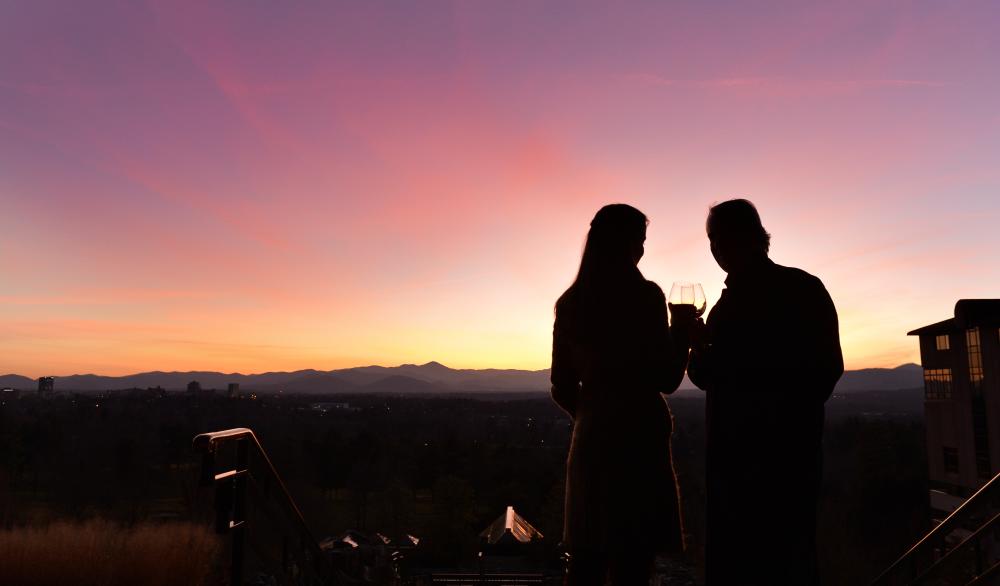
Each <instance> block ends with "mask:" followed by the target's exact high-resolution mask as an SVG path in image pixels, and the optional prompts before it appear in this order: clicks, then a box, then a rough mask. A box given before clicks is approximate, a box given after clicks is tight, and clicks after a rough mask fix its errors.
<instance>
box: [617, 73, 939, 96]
mask: <svg viewBox="0 0 1000 586" xmlns="http://www.w3.org/2000/svg"><path fill="white" fill-rule="evenodd" d="M624 79H625V80H626V81H628V82H630V83H634V84H638V85H642V86H647V87H676V88H689V89H716V90H755V91H757V92H759V93H772V94H775V95H786V94H794V95H801V94H824V93H843V92H850V91H859V90H865V89H875V88H935V87H943V86H945V85H947V84H946V83H945V82H940V81H933V80H926V79H904V78H874V79H797V78H791V77H767V76H748V77H739V76H734V77H711V78H702V79H681V78H671V77H663V76H660V75H656V74H653V73H632V74H627V75H625V76H624Z"/></svg>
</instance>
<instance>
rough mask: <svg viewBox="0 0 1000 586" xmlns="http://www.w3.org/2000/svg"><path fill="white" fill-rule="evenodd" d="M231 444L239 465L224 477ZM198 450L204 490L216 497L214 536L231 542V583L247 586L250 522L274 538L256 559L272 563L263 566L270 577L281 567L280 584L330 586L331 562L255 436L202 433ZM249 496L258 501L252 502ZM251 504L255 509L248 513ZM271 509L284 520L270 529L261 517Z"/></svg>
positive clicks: (197, 439)
mask: <svg viewBox="0 0 1000 586" xmlns="http://www.w3.org/2000/svg"><path fill="white" fill-rule="evenodd" d="M228 444H232V445H234V447H235V460H234V464H233V465H232V466H231V467H227V469H224V470H222V471H219V470H218V469H217V464H218V462H217V460H218V459H219V456H220V455H221V450H222V447H223V446H225V445H228ZM194 448H195V450H197V451H199V452H200V453H201V454H202V465H201V477H200V482H199V484H200V485H201V486H202V487H206V488H207V487H213V488H214V491H215V494H214V506H213V508H214V515H215V530H216V532H218V533H220V534H230V535H231V536H232V541H231V544H230V548H231V554H232V560H231V568H230V583H231V584H233V585H234V586H235V585H242V584H243V583H244V571H245V569H246V565H247V555H246V554H247V544H248V540H247V533H248V528H249V526H250V525H251V522H250V521H251V519H252V520H253V523H252V525H253V526H254V531H255V532H259V533H261V534H262V535H261V536H260V537H268V538H270V541H271V544H272V547H266V546H260V547H258V548H257V549H256V550H255V551H254V553H256V554H257V556H256V557H257V558H266V559H267V562H266V563H263V564H258V566H264V567H265V568H266V570H267V571H268V572H274V571H275V570H278V567H280V570H279V572H280V575H281V577H282V578H283V580H281V583H292V584H323V583H328V582H329V580H328V578H327V577H328V576H330V574H331V571H330V570H329V568H328V567H327V559H326V557H325V556H324V554H323V551H322V549H320V546H319V545H318V543H317V542H316V539H315V538H314V537H313V535H312V533H310V531H309V528H308V526H307V525H306V522H305V519H304V518H303V517H302V512H301V511H300V510H299V508H298V507H297V506H296V505H295V501H294V500H292V497H291V495H290V494H289V493H288V489H287V488H285V484H284V482H282V480H281V476H280V475H279V474H278V472H277V470H275V468H274V465H273V464H272V463H271V460H270V459H269V458H268V457H267V453H266V452H265V451H264V448H263V447H261V445H260V442H259V441H258V440H257V436H256V435H254V432H253V430H251V429H249V428H246V427H238V428H235V429H227V430H223V431H215V432H212V433H203V434H200V435H198V436H196V437H195V438H194ZM248 495H250V496H253V497H256V498H255V499H253V501H250V499H248ZM248 502H250V504H252V505H253V506H252V507H248ZM268 506H272V508H273V506H276V507H277V508H278V513H277V515H275V516H277V517H280V519H277V520H275V519H272V523H271V524H270V525H268V524H267V523H266V521H265V519H264V517H262V516H258V513H259V512H263V511H264V510H267V507H268ZM251 513H252V514H251ZM278 526H280V527H279V528H278V529H277V530H275V529H274V528H275V527H278ZM274 538H278V539H277V540H275V539H274ZM260 541H264V540H263V539H261V540H260ZM275 541H277V543H275ZM277 550H280V553H277ZM269 553H270V555H268V554H269ZM279 559H280V563H278V560H279ZM275 566H277V567H275Z"/></svg>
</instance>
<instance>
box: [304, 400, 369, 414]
mask: <svg viewBox="0 0 1000 586" xmlns="http://www.w3.org/2000/svg"><path fill="white" fill-rule="evenodd" d="M309 408H310V409H312V410H313V411H318V412H320V413H326V412H327V411H360V410H361V409H359V408H357V407H351V404H350V403H328V402H324V403H311V404H310V405H309Z"/></svg>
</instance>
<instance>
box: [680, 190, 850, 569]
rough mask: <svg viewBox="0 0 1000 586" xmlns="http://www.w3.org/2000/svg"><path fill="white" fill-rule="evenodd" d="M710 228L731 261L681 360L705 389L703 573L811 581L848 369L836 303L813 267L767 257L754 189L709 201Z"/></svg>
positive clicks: (718, 251) (715, 244) (715, 246)
mask: <svg viewBox="0 0 1000 586" xmlns="http://www.w3.org/2000/svg"><path fill="white" fill-rule="evenodd" d="M706 229H707V231H708V239H709V241H710V242H711V248H712V255H713V256H714V257H715V260H716V262H718V263H719V266H720V267H722V270H724V271H726V273H728V277H727V278H726V288H725V289H724V290H723V291H722V296H721V298H720V299H719V301H718V303H717V304H716V305H715V307H714V308H713V309H712V311H711V313H710V314H709V316H708V320H707V323H706V324H705V326H704V327H703V328H702V331H701V332H700V333H699V336H698V337H699V338H700V341H699V342H698V343H696V344H695V347H694V348H693V350H692V356H691V363H690V366H689V367H688V374H689V376H690V377H691V380H692V381H693V382H694V383H695V384H696V385H697V386H698V387H699V388H701V389H703V390H705V391H706V407H705V409H706V413H705V420H706V430H707V431H706V433H707V438H706V444H707V446H706V458H707V460H706V493H707V498H706V506H707V510H706V543H705V567H706V584H707V585H709V586H738V585H757V584H767V585H778V584H789V585H790V584H794V585H796V586H798V585H808V584H816V583H818V581H819V571H818V565H817V563H816V506H817V500H818V497H819V488H820V481H821V475H822V434H823V417H824V413H823V403H824V402H825V401H826V400H827V398H829V396H830V394H831V393H832V392H833V387H834V385H835V384H836V382H837V380H838V379H839V378H840V376H841V374H843V371H844V362H843V357H842V355H841V351H840V336H839V333H838V326H837V311H836V309H835V308H834V305H833V301H832V300H831V299H830V295H829V294H828V293H827V292H826V288H825V287H824V286H823V283H822V282H821V281H820V280H819V279H817V278H816V277H814V276H812V275H810V274H808V273H806V272H805V271H801V270H799V269H794V268H789V267H783V266H780V265H777V264H775V263H774V262H772V261H771V260H770V258H768V251H769V248H770V239H771V235H770V234H768V233H767V231H766V230H764V226H763V225H762V224H761V221H760V216H759V215H758V213H757V209H756V208H755V207H754V205H753V204H752V203H750V202H749V201H747V200H744V199H735V200H730V201H726V202H723V203H720V204H718V205H715V206H713V207H712V208H711V210H710V211H709V214H708V220H707V222H706Z"/></svg>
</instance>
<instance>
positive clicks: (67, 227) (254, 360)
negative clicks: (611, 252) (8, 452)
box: [0, 1, 1000, 377]
mask: <svg viewBox="0 0 1000 586" xmlns="http://www.w3.org/2000/svg"><path fill="white" fill-rule="evenodd" d="M768 8H770V10H762V9H761V6H759V5H754V6H743V5H736V6H726V7H725V9H723V8H722V7H713V6H708V5H662V4H638V3H637V4H632V5H630V6H629V8H628V9H623V8H620V7H616V8H614V9H612V8H610V7H608V6H604V5H601V4H591V3H583V4H580V3H545V4H515V5H510V4H507V3H502V4H501V3H498V4H466V3H444V2H429V3H420V4H419V5H416V4H414V5H399V6H393V5H382V4H377V3H364V4H361V5H343V4H336V3H329V4H327V3H324V4H319V5H310V6H296V7H290V6H282V5H267V4H264V5H254V6H249V5H240V6H239V8H238V9H236V8H233V7H232V6H230V5H227V4H225V3H221V4H220V3H215V2H197V3H195V2H190V3H189V2H170V3H167V2H157V1H153V2H144V3H116V2H96V3H86V4H85V5H84V4H80V3H76V2H70V1H62V2H54V3H45V4H44V5H43V4H42V3H35V2H11V3H7V4H5V5H4V6H3V7H2V8H0V33H2V34H0V209H2V211H3V214H2V216H3V219H5V220H6V221H5V222H4V223H3V229H2V230H0V275H2V276H3V282H2V286H0V374H5V373H18V374H23V375H26V376H32V377H38V376H43V375H55V376H62V375H68V374H74V373H90V372H93V373H98V374H102V375H111V376H114V375H123V374H130V373H136V372H143V371H150V370H185V371H186V370H220V371H228V372H245V373H246V372H254V373H256V372H265V371H279V370H287V371H292V370H297V369H303V368H316V369H320V370H327V369H335V368H345V367H351V366H358V365H363V364H403V363H413V364H422V363H425V362H429V361H440V362H442V363H444V364H447V365H449V366H451V367H454V368H491V367H493V368H518V369H532V370H536V369H543V368H547V367H548V365H549V359H550V344H551V329H552V317H553V314H552V308H553V304H554V302H555V299H556V298H557V297H558V296H559V294H560V293H561V292H562V291H563V290H564V289H565V288H566V287H567V286H568V285H569V284H570V283H571V281H572V279H573V276H574V274H575V272H576V269H577V266H578V263H579V256H580V252H581V249H582V245H583V241H584V237H585V235H586V229H587V225H588V223H589V221H590V219H591V218H592V217H593V214H594V213H595V212H596V211H597V209H598V208H599V207H600V206H601V205H603V204H606V203H611V202H616V201H620V202H625V203H630V204H632V205H635V206H636V207H638V208H639V209H641V210H642V211H644V212H645V213H646V214H647V215H648V216H649V217H650V220H651V223H650V225H649V233H648V238H647V242H646V255H645V257H644V258H643V260H642V261H641V263H640V265H639V266H640V268H641V269H642V271H643V273H644V274H645V275H646V277H647V278H649V279H652V280H655V281H657V282H658V283H659V284H660V286H661V287H662V288H663V289H664V290H665V291H668V290H669V288H670V284H671V282H672V281H676V280H685V281H697V282H701V283H702V284H703V285H704V288H705V293H706V295H707V297H708V301H709V307H711V305H712V304H713V303H714V302H715V301H716V300H717V299H718V298H719V294H720V291H721V289H722V287H723V286H724V285H723V279H724V277H725V274H724V273H723V272H722V271H721V270H720V269H719V268H718V267H717V266H716V265H715V263H714V261H713V259H712V257H711V254H710V252H709V249H708V242H707V239H706V238H705V235H704V219H705V214H706V213H707V210H708V207H709V206H710V205H711V204H712V203H713V202H717V201H721V200H724V199H728V198H730V197H747V198H749V199H751V200H752V201H754V202H755V203H756V204H757V205H758V208H759V209H760V212H761V216H762V218H763V222H764V225H765V227H766V228H767V229H768V230H769V231H770V232H771V233H772V235H773V241H772V258H773V259H774V260H775V261H776V262H778V263H780V264H787V265H791V266H797V267H801V268H803V269H805V270H807V271H809V272H810V273H813V274H815V275H817V276H818V277H820V278H821V279H822V280H823V281H824V283H825V284H826V286H827V288H828V290H829V291H830V293H831V295H832V296H833V299H834V301H835V303H836V305H837V308H838V310H839V313H840V332H841V340H842V344H843V350H844V357H845V362H846V365H847V368H848V369H861V368H870V367H887V368H891V367H895V366H897V365H900V364H904V363H911V362H919V348H918V346H917V344H916V343H915V342H914V340H913V339H912V338H907V336H906V332H907V331H910V330H912V329H914V328H916V327H919V326H921V325H923V324H927V323H932V322H936V321H939V320H940V319H943V318H944V317H946V316H948V315H950V314H951V311H952V308H953V306H954V303H955V301H956V300H958V299H960V298H996V297H1000V271H997V270H995V266H996V261H995V259H994V258H993V255H994V254H995V253H994V251H996V250H997V249H998V248H1000V231H997V230H996V226H997V225H998V224H997V221H998V220H1000V203H998V202H1000V197H998V193H1000V166H998V165H996V162H997V155H998V153H1000V109H998V107H997V105H996V103H997V100H996V99H995V96H996V95H997V94H998V91H1000V71H998V70H997V68H996V66H995V61H996V59H995V55H997V54H1000V37H997V35H995V31H996V30H997V29H998V27H1000V7H997V6H996V5H995V4H991V3H989V2H967V3H960V4H949V5H946V6H945V5H939V4H935V3H931V2H915V3H899V4H896V3H889V4H884V5H879V6H868V7H860V6H854V7H839V6H838V7H832V6H828V5H823V4H811V5H806V4H801V3H784V2H774V3H769V5H768Z"/></svg>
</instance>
